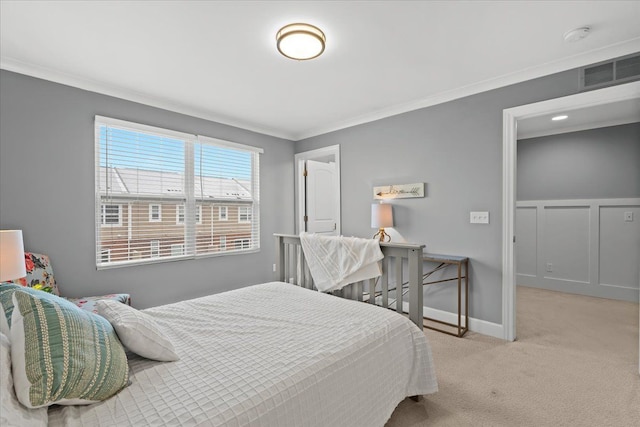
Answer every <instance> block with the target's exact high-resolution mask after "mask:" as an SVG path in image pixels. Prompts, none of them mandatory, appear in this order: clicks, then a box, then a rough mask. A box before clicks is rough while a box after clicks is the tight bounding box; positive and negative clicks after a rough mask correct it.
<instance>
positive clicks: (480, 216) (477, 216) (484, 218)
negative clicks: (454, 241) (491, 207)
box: [469, 212, 489, 224]
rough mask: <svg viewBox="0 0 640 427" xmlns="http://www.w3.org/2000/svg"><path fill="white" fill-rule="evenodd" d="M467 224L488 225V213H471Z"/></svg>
mask: <svg viewBox="0 0 640 427" xmlns="http://www.w3.org/2000/svg"><path fill="white" fill-rule="evenodd" d="M469 222H470V223H471V224H489V212H471V213H470V215H469Z"/></svg>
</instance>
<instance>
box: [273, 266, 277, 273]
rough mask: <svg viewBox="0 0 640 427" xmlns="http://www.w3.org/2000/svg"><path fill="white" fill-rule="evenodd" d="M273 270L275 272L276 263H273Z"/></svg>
mask: <svg viewBox="0 0 640 427" xmlns="http://www.w3.org/2000/svg"><path fill="white" fill-rule="evenodd" d="M273 272H274V273H275V272H276V265H275V264H273Z"/></svg>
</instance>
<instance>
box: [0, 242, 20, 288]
mask: <svg viewBox="0 0 640 427" xmlns="http://www.w3.org/2000/svg"><path fill="white" fill-rule="evenodd" d="M26 275H27V270H26V268H25V264H24V244H23V242H22V230H0V282H4V281H6V280H15V279H19V278H21V277H24V276H26Z"/></svg>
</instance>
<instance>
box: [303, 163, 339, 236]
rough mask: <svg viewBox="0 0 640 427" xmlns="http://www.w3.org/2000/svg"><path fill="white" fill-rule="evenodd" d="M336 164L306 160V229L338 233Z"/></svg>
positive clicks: (310, 231) (315, 231) (311, 231)
mask: <svg viewBox="0 0 640 427" xmlns="http://www.w3.org/2000/svg"><path fill="white" fill-rule="evenodd" d="M336 180H337V176H336V164H335V163H334V162H331V163H322V162H316V161H314V160H307V161H306V177H305V185H306V191H305V195H306V200H305V205H306V206H305V208H306V231H307V232H309V233H323V234H333V235H335V234H337V231H336V228H337V218H336V216H337V206H338V201H337V200H336V196H337V195H336V191H335V188H336Z"/></svg>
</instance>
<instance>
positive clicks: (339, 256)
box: [300, 232, 384, 292]
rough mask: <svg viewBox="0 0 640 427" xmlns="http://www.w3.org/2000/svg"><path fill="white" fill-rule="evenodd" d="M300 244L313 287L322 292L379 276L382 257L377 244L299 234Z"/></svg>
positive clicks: (343, 238)
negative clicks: (379, 263) (379, 262)
mask: <svg viewBox="0 0 640 427" xmlns="http://www.w3.org/2000/svg"><path fill="white" fill-rule="evenodd" d="M300 243H301V244H302V250H303V251H304V256H305V258H306V260H307V263H308V264H309V271H310V272H311V276H312V277H313V281H314V284H315V285H316V288H318V290H320V291H322V292H328V291H333V290H336V289H342V288H343V287H345V286H346V285H348V284H349V283H355V282H359V281H360V280H365V279H372V278H375V277H378V276H380V275H381V274H382V272H381V271H380V266H379V265H378V261H380V260H381V259H382V258H384V255H383V254H382V251H381V250H380V243H379V242H378V241H377V240H374V239H361V238H358V237H344V236H323V235H320V234H310V233H306V232H302V233H300Z"/></svg>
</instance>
